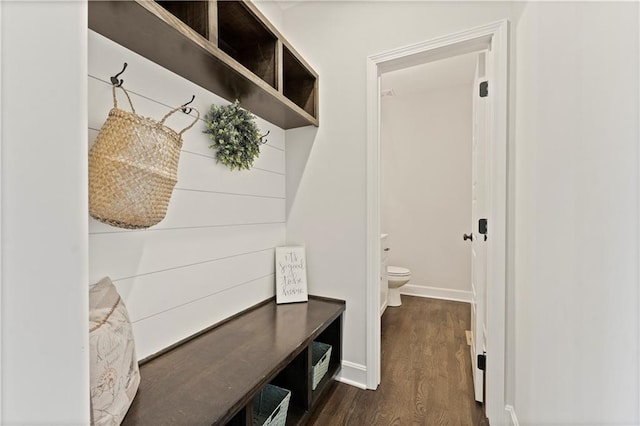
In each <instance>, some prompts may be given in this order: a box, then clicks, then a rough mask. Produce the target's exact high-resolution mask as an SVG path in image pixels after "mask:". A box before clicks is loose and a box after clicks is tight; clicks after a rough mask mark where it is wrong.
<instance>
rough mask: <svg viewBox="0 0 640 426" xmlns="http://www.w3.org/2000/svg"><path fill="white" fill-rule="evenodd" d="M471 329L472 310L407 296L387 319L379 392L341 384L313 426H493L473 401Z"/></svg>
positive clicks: (319, 410)
mask: <svg viewBox="0 0 640 426" xmlns="http://www.w3.org/2000/svg"><path fill="white" fill-rule="evenodd" d="M469 328H470V306H469V304H467V303H460V302H449V301H444V300H436V299H426V298H420V297H410V296H405V295H403V296H402V306H400V307H397V308H394V307H389V308H387V310H386V312H385V313H384V315H383V317H382V380H381V383H380V386H379V387H378V390H376V391H375V392H374V391H369V390H362V389H357V388H355V387H353V386H348V385H345V384H343V383H338V384H337V386H335V387H334V388H333V390H332V391H331V392H330V393H329V395H327V398H326V399H325V401H324V403H323V404H322V405H321V406H319V407H318V408H317V410H316V411H315V413H314V415H313V416H312V417H311V419H310V421H309V425H312V426H327V425H354V426H360V425H367V426H368V425H462V426H466V425H469V426H479V425H488V422H486V419H485V418H484V415H483V413H482V406H481V405H480V404H478V403H476V402H475V400H474V396H473V382H472V378H471V360H470V355H469V346H468V345H467V342H466V338H465V330H468V329H469Z"/></svg>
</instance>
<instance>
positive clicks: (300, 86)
mask: <svg viewBox="0 0 640 426" xmlns="http://www.w3.org/2000/svg"><path fill="white" fill-rule="evenodd" d="M282 68H283V71H282V80H283V86H284V87H283V94H284V96H285V97H286V98H287V99H289V100H291V101H292V102H293V103H294V104H296V105H297V106H299V107H300V108H302V109H303V110H305V111H306V112H307V113H309V114H310V115H313V116H317V114H316V93H317V76H315V75H314V74H313V73H312V72H311V71H310V70H309V68H308V67H306V66H305V65H303V64H302V63H301V62H300V60H299V59H298V58H296V56H295V55H294V54H293V53H292V52H291V50H289V49H288V48H287V47H286V46H284V47H283V52H282Z"/></svg>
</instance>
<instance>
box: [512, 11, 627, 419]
mask: <svg viewBox="0 0 640 426" xmlns="http://www.w3.org/2000/svg"><path fill="white" fill-rule="evenodd" d="M638 22H639V20H638V4H637V3H613V2H605V3H542V2H541V3H530V4H528V5H527V6H526V8H525V9H524V12H523V13H522V16H521V18H520V20H519V21H518V27H517V46H516V51H517V75H518V80H517V94H516V95H517V104H516V112H517V123H516V132H517V134H516V158H517V163H516V176H517V184H516V185H517V187H516V197H517V211H516V222H517V226H518V228H517V230H516V261H517V265H516V276H517V280H516V289H515V290H516V293H515V299H516V306H515V320H516V321H515V324H516V330H515V340H516V358H515V361H516V377H515V384H516V387H515V391H516V394H515V409H516V413H517V416H518V419H519V420H520V423H521V424H551V423H553V424H638V423H639V421H640V418H639V416H638V408H639V407H638V402H639V397H640V396H639V395H638V359H639V356H640V354H639V353H638V343H639V342H638V310H639V307H638V255H639V253H638V217H639V216H638V215H639V212H638V140H639V133H638V114H639V111H638V75H639V69H638V47H639V46H638Z"/></svg>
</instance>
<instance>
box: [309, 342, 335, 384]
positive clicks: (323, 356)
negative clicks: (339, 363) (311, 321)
mask: <svg viewBox="0 0 640 426" xmlns="http://www.w3.org/2000/svg"><path fill="white" fill-rule="evenodd" d="M330 360H331V345H327V344H326V343H321V342H313V345H312V348H311V362H312V364H313V380H311V389H312V390H316V388H317V387H318V383H320V380H322V378H323V377H324V375H325V374H327V371H328V370H329V361H330Z"/></svg>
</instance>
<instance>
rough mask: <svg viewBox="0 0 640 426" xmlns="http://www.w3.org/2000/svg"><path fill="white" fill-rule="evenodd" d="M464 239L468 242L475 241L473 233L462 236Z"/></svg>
mask: <svg viewBox="0 0 640 426" xmlns="http://www.w3.org/2000/svg"><path fill="white" fill-rule="evenodd" d="M462 239H463V240H465V241H467V240H471V241H473V233H471V234H469V235H467V234H462Z"/></svg>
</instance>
